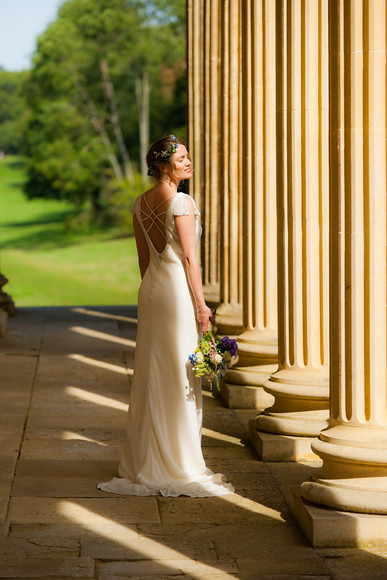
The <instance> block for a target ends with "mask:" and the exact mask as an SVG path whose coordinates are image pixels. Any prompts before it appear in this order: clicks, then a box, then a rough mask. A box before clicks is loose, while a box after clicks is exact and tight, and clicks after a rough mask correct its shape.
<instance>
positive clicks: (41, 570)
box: [0, 558, 94, 579]
mask: <svg viewBox="0 0 387 580" xmlns="http://www.w3.org/2000/svg"><path fill="white" fill-rule="evenodd" d="M63 576H69V577H71V578H93V577H94V561H93V560H90V559H89V558H63V559H58V558H55V559H54V558H28V559H26V560H8V561H3V562H0V578H35V579H39V578H58V577H63Z"/></svg>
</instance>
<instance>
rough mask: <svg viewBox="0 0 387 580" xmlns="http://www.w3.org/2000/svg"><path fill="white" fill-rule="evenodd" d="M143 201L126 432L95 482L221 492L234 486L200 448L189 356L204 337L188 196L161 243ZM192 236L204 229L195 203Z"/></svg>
mask: <svg viewBox="0 0 387 580" xmlns="http://www.w3.org/2000/svg"><path fill="white" fill-rule="evenodd" d="M141 198H142V196H140V197H139V198H137V200H136V203H135V205H134V208H133V211H134V212H135V213H136V216H137V219H138V221H139V223H140V224H141V227H142V230H143V232H144V235H145V237H146V239H147V243H148V246H149V252H150V263H149V266H148V268H147V270H146V272H145V275H144V277H143V280H142V283H141V286H140V289H139V295H138V329H137V339H136V352H135V363H134V375H133V383H132V388H131V393H130V403H129V411H128V422H127V436H126V441H125V446H124V451H123V454H122V457H121V461H120V464H119V469H118V472H119V475H120V477H119V478H113V479H112V480H111V481H110V482H108V483H101V484H98V488H99V489H101V490H103V491H108V492H111V493H119V494H127V495H157V494H161V495H163V496H173V497H175V496H179V495H187V496H191V497H207V496H219V495H225V494H229V493H232V492H233V491H234V488H233V487H232V485H231V484H229V483H226V482H225V481H224V476H223V475H221V474H214V473H213V472H212V471H210V470H209V469H208V468H207V467H206V465H205V462H204V459H203V454H202V449H201V429H202V392H201V381H200V379H197V378H196V377H195V375H194V372H193V370H192V365H191V363H190V362H189V360H188V356H189V355H190V354H191V353H193V352H194V350H195V348H196V347H197V345H198V341H199V340H200V338H201V335H200V329H199V328H198V325H197V323H196V317H195V310H194V302H193V297H192V294H191V291H190V286H189V283H188V279H187V275H186V271H185V267H184V262H183V253H182V248H181V245H180V241H179V237H178V234H177V230H176V225H175V219H174V216H176V215H187V214H188V208H187V203H190V202H189V201H188V198H189V196H187V195H186V194H184V193H177V194H176V195H174V197H172V200H171V202H170V204H169V206H168V209H167V211H166V215H165V236H166V246H165V248H164V250H163V251H162V252H161V253H158V252H157V251H156V249H155V248H154V246H153V244H152V241H151V239H150V237H149V235H148V233H147V231H146V229H145V227H144V225H143V223H142V219H141V217H142V215H143V214H142V211H141V207H142V206H141ZM189 199H190V200H191V201H192V203H193V204H194V207H195V214H196V218H195V219H196V234H197V240H198V241H199V238H200V234H201V227H200V224H199V221H198V218H197V216H198V215H199V212H198V210H197V209H196V206H195V203H194V200H193V199H192V198H189Z"/></svg>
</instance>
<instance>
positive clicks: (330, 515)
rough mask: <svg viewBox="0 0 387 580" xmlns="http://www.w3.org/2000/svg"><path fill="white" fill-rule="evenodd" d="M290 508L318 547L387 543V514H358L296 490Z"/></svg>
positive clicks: (292, 495) (362, 545) (359, 546)
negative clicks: (320, 504) (323, 503)
mask: <svg viewBox="0 0 387 580" xmlns="http://www.w3.org/2000/svg"><path fill="white" fill-rule="evenodd" d="M290 507H291V510H292V512H293V514H294V516H295V517H296V519H297V521H298V523H299V525H300V527H301V529H302V531H303V532H304V534H305V536H306V537H307V538H308V540H309V542H310V543H311V544H312V546H313V547H314V548H330V547H331V548H361V547H366V546H369V545H370V544H371V545H378V544H385V541H386V540H385V538H386V537H387V516H386V515H374V514H356V513H348V512H344V511H339V510H334V509H328V508H322V507H318V506H316V505H313V504H310V503H309V502H308V501H306V500H305V499H304V498H303V497H302V496H301V492H300V490H298V489H296V490H294V489H293V490H292V491H291V495H290Z"/></svg>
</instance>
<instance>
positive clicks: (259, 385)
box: [221, 365, 277, 409]
mask: <svg viewBox="0 0 387 580" xmlns="http://www.w3.org/2000/svg"><path fill="white" fill-rule="evenodd" d="M276 368H277V365H257V366H253V367H239V366H237V367H232V368H230V369H229V370H228V372H227V375H226V379H227V381H226V382H225V383H224V384H223V385H222V389H221V394H222V398H223V400H224V401H225V403H226V405H227V406H228V407H229V408H231V409H265V408H266V407H268V406H270V405H272V404H273V403H274V398H273V397H272V396H271V395H269V393H267V392H266V391H265V390H264V389H263V385H264V383H265V381H266V379H267V378H268V377H269V376H270V375H271V373H272V372H273V370H275V369H276Z"/></svg>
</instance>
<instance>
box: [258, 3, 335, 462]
mask: <svg viewBox="0 0 387 580" xmlns="http://www.w3.org/2000/svg"><path fill="white" fill-rule="evenodd" d="M276 8H277V15H276V16H277V113H278V116H277V192H278V306H279V312H278V317H279V320H278V334H279V367H278V370H277V372H275V373H274V374H273V375H272V376H271V377H270V379H269V380H268V381H267V382H266V383H265V390H266V391H267V392H268V393H270V394H271V395H273V397H274V398H275V402H274V404H273V406H272V407H270V408H268V409H266V410H265V411H264V413H263V414H260V415H258V416H257V417H256V419H255V421H254V422H252V423H251V425H250V437H251V439H252V442H253V444H254V445H255V447H256V449H257V451H258V453H259V455H260V456H261V457H262V458H263V459H266V460H273V461H275V460H276V461H290V460H296V459H298V458H302V457H308V456H309V455H310V454H311V451H310V442H311V441H310V439H309V437H310V436H317V435H318V434H319V433H320V431H321V429H322V428H323V427H325V426H326V425H327V420H328V406H329V384H328V326H329V324H328V322H329V320H328V279H329V277H328V176H329V165H328V61H327V59H328V0H308V2H302V1H301V0H281V1H278V2H277V3H276ZM273 434H274V435H273ZM283 435H285V436H288V438H287V439H285V438H284V437H283Z"/></svg>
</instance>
